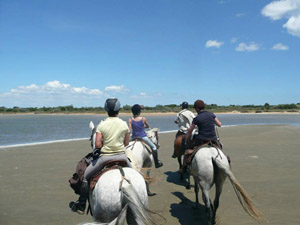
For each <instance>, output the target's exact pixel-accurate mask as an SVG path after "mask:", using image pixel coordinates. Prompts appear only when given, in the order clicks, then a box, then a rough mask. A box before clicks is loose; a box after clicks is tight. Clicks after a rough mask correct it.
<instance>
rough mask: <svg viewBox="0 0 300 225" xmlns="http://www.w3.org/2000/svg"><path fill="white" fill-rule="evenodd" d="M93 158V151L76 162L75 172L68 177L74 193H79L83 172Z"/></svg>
mask: <svg viewBox="0 0 300 225" xmlns="http://www.w3.org/2000/svg"><path fill="white" fill-rule="evenodd" d="M94 158H95V155H94V154H93V153H89V154H87V155H86V156H85V157H83V158H82V159H81V160H80V161H79V162H78V163H77V166H76V170H75V173H74V174H73V176H72V177H71V178H70V179H69V184H70V186H71V188H72V189H73V190H74V192H75V194H78V195H79V194H80V187H81V183H82V181H83V176H84V172H85V170H86V168H87V167H88V166H89V164H90V163H91V162H92V161H93V160H94Z"/></svg>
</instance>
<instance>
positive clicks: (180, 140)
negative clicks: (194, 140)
mask: <svg viewBox="0 0 300 225" xmlns="http://www.w3.org/2000/svg"><path fill="white" fill-rule="evenodd" d="M185 148H186V135H185V134H182V135H178V136H177V137H176V139H175V141H174V153H175V155H176V157H177V161H178V164H179V171H178V172H179V173H180V179H183V173H182V159H181V158H182V156H183V155H184V152H185Z"/></svg>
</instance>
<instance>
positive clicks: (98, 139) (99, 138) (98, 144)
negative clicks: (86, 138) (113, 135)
mask: <svg viewBox="0 0 300 225" xmlns="http://www.w3.org/2000/svg"><path fill="white" fill-rule="evenodd" d="M95 146H96V148H102V134H101V133H98V132H97V133H96V141H95Z"/></svg>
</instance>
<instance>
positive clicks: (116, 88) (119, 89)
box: [104, 85, 129, 92]
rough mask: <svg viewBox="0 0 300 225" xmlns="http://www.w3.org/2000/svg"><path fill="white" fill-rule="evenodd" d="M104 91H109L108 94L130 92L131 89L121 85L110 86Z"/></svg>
mask: <svg viewBox="0 0 300 225" xmlns="http://www.w3.org/2000/svg"><path fill="white" fill-rule="evenodd" d="M104 91H108V92H129V89H128V88H126V87H125V86H124V85H120V86H114V85H112V86H108V87H106V88H104Z"/></svg>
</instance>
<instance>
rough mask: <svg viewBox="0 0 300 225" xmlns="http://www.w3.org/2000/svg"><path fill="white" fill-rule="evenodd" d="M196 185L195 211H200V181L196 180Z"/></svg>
mask: <svg viewBox="0 0 300 225" xmlns="http://www.w3.org/2000/svg"><path fill="white" fill-rule="evenodd" d="M194 183H195V186H194V191H195V199H196V200H195V206H194V208H195V209H198V208H199V197H198V193H199V184H198V180H197V179H195V178H194Z"/></svg>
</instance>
